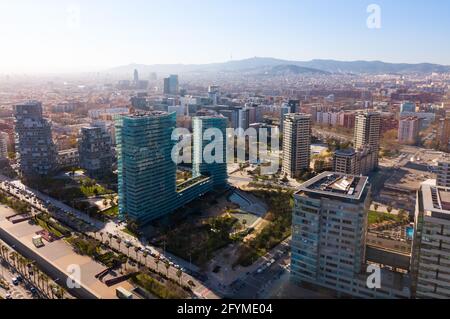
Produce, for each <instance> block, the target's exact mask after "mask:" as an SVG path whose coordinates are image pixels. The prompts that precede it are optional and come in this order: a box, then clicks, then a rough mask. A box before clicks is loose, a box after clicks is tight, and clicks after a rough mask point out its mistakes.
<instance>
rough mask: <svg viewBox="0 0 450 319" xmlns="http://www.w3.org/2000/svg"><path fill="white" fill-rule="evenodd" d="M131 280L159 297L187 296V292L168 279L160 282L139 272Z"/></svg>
mask: <svg viewBox="0 0 450 319" xmlns="http://www.w3.org/2000/svg"><path fill="white" fill-rule="evenodd" d="M132 281H133V282H134V283H136V284H137V285H139V286H141V287H142V288H144V289H145V290H147V291H148V292H150V293H151V294H153V295H155V296H156V297H158V298H161V299H186V298H189V293H188V292H187V291H185V290H184V289H183V288H181V287H180V286H178V285H176V284H175V283H173V282H170V281H166V282H165V283H161V282H159V281H158V280H156V279H155V278H153V277H151V276H149V275H147V274H139V275H137V276H136V277H134V278H133V279H132Z"/></svg>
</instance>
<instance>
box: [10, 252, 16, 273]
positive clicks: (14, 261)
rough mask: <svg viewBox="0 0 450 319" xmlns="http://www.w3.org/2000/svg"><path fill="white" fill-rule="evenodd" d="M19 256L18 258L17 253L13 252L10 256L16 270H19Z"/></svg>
mask: <svg viewBox="0 0 450 319" xmlns="http://www.w3.org/2000/svg"><path fill="white" fill-rule="evenodd" d="M17 256H18V254H17V253H16V252H15V251H13V252H12V253H11V254H10V257H11V260H12V261H13V264H14V268H16V269H17Z"/></svg>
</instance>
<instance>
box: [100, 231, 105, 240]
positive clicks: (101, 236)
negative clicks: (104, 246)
mask: <svg viewBox="0 0 450 319" xmlns="http://www.w3.org/2000/svg"><path fill="white" fill-rule="evenodd" d="M99 234H100V238H101V239H102V243H103V235H104V234H103V232H102V231H101V232H100V233H99Z"/></svg>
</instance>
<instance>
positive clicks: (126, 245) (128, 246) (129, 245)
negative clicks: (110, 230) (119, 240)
mask: <svg viewBox="0 0 450 319" xmlns="http://www.w3.org/2000/svg"><path fill="white" fill-rule="evenodd" d="M125 247H127V249H128V252H127V256H128V257H129V256H130V247H131V244H130V243H126V244H125Z"/></svg>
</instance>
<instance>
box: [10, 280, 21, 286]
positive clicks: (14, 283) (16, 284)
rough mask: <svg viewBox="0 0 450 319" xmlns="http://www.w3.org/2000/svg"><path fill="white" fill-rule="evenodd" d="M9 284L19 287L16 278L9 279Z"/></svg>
mask: <svg viewBox="0 0 450 319" xmlns="http://www.w3.org/2000/svg"><path fill="white" fill-rule="evenodd" d="M11 282H12V284H13V285H14V286H18V285H19V281H18V280H17V278H13V279H11Z"/></svg>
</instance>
